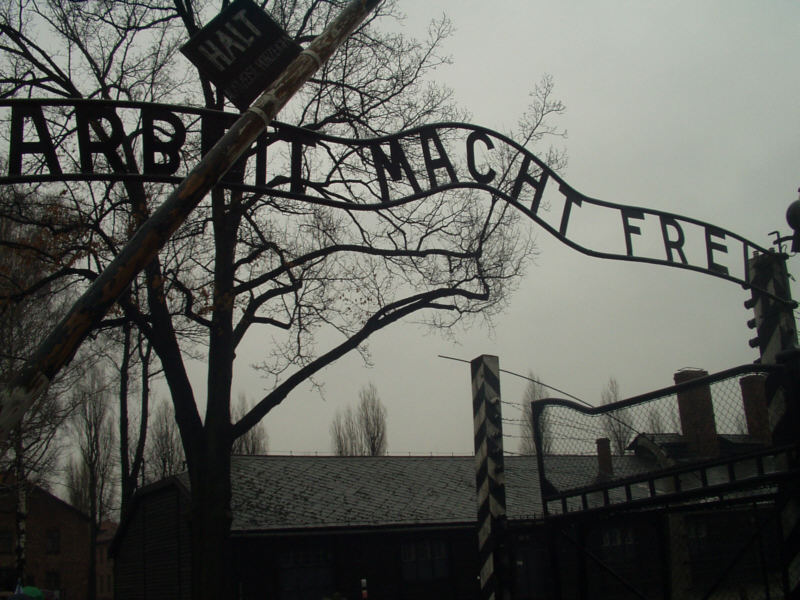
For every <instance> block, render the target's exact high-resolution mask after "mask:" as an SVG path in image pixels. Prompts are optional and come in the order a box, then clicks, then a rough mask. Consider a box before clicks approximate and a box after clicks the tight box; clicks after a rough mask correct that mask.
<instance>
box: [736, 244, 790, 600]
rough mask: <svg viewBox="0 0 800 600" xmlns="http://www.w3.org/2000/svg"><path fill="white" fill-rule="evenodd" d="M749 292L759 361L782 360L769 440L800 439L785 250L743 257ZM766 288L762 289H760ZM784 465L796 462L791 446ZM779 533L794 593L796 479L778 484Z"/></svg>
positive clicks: (773, 378) (770, 394)
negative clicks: (749, 257) (781, 537)
mask: <svg viewBox="0 0 800 600" xmlns="http://www.w3.org/2000/svg"><path fill="white" fill-rule="evenodd" d="M749 267H750V282H751V285H752V296H751V299H750V301H748V302H747V303H745V306H747V307H748V308H751V307H752V308H753V310H754V311H755V318H754V319H753V320H752V321H750V325H751V326H755V328H756V331H757V333H758V335H757V337H756V338H754V339H753V340H751V342H750V344H751V345H752V346H754V347H755V346H758V349H759V354H760V355H761V356H760V360H761V362H762V363H763V364H782V365H783V367H784V369H783V371H782V372H781V373H775V374H771V375H770V376H769V377H768V378H767V382H766V386H765V387H766V400H767V408H768V413H769V428H770V431H771V434H772V443H773V444H775V445H783V444H791V443H797V440H798V439H800V350H798V347H797V328H796V325H795V319H794V309H795V307H796V306H797V305H796V303H795V302H793V301H792V298H791V291H790V288H789V275H788V272H787V270H786V256H785V255H782V254H762V255H759V256H756V257H754V258H752V259H751V260H750V261H749ZM765 292H767V293H765ZM790 462H791V463H792V464H790V465H788V466H789V468H797V467H798V466H800V456H798V449H797V448H795V450H794V452H793V454H792V459H791V460H790ZM778 510H779V513H780V523H781V530H782V534H783V544H782V546H783V548H782V555H783V561H784V574H785V580H784V584H785V586H786V591H787V598H800V483H798V482H789V483H787V484H784V485H781V486H780V488H779V494H778Z"/></svg>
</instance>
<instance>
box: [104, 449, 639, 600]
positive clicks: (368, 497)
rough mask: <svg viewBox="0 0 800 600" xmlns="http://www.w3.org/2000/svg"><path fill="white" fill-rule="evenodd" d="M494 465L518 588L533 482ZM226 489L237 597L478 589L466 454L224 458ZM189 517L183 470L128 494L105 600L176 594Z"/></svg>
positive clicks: (531, 545) (536, 550) (410, 598)
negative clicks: (229, 487)
mask: <svg viewBox="0 0 800 600" xmlns="http://www.w3.org/2000/svg"><path fill="white" fill-rule="evenodd" d="M547 460H548V462H549V463H550V464H552V465H554V472H558V473H560V477H561V478H562V480H563V481H562V482H561V483H563V484H564V485H588V484H590V483H591V482H592V481H594V480H595V479H596V478H597V476H598V470H597V458H596V457H592V456H553V457H548V459H547ZM615 461H625V462H626V463H627V467H626V468H627V470H628V471H630V470H631V469H634V468H635V465H636V464H639V463H642V464H644V463H643V462H642V461H641V459H639V458H637V457H615ZM556 463H557V464H556ZM505 467H506V495H507V506H508V516H509V520H510V524H511V527H512V536H513V543H514V545H515V548H516V550H515V565H516V569H515V572H516V573H517V575H515V577H517V578H518V580H519V587H520V594H523V593H524V592H523V589H531V590H533V589H535V588H537V587H539V588H540V587H541V584H540V582H539V579H540V577H541V576H543V574H540V573H539V572H538V570H537V568H536V566H535V565H536V564H539V565H544V564H545V563H544V562H542V561H541V560H539V559H540V558H541V556H540V555H541V552H542V548H543V547H544V546H543V542H542V539H541V532H539V531H538V530H537V524H538V519H539V518H540V517H541V501H540V497H541V495H540V492H539V477H538V472H537V469H536V460H535V458H534V457H523V456H510V457H507V458H506V463H505ZM232 483H233V525H232V539H233V553H234V561H233V563H234V573H233V576H234V578H235V585H236V589H237V592H238V597H239V598H242V599H246V598H275V599H293V600H305V599H309V600H311V599H313V600H320V599H322V598H325V597H332V596H333V595H334V594H335V593H337V592H338V593H339V594H341V596H343V597H345V598H358V597H360V594H361V580H362V579H366V583H367V588H368V592H369V595H370V597H373V598H381V599H383V600H425V599H431V600H433V599H436V600H446V599H453V600H467V599H473V598H477V597H478V591H479V586H478V581H477V573H478V567H477V565H478V543H477V536H476V531H475V527H476V516H477V507H476V494H475V459H474V457H471V456H456V457H452V456H446V457H445V456H424V457H394V456H391V457H389V456H383V457H317V456H256V457H248V456H236V457H233V464H232ZM188 513H189V490H188V480H187V478H186V477H185V476H179V477H175V478H171V479H167V480H164V481H162V482H159V483H157V484H154V485H151V486H149V487H147V488H145V489H143V490H142V491H141V492H140V493H139V494H138V495H137V496H136V499H135V501H134V504H133V508H132V511H131V513H130V516H129V518H128V519H127V520H125V521H123V523H121V525H120V528H119V530H118V534H117V537H116V539H115V542H114V544H113V545H112V553H113V558H114V568H115V579H114V580H115V597H116V598H117V600H126V599H134V598H136V599H140V598H147V599H148V600H153V599H158V598H164V599H177V598H189V596H190V560H189V552H190V548H189V521H188ZM531 593H532V592H531ZM518 597H520V598H528V597H530V598H534V597H538V596H535V595H529V594H528V593H524V595H518Z"/></svg>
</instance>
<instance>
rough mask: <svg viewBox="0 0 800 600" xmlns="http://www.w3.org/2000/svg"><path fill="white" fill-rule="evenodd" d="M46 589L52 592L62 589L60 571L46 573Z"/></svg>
mask: <svg viewBox="0 0 800 600" xmlns="http://www.w3.org/2000/svg"><path fill="white" fill-rule="evenodd" d="M44 589H46V590H51V591H55V590H58V589H61V575H60V574H59V572H58V571H45V574H44Z"/></svg>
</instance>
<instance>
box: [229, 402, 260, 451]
mask: <svg viewBox="0 0 800 600" xmlns="http://www.w3.org/2000/svg"><path fill="white" fill-rule="evenodd" d="M249 410H250V406H249V403H248V402H247V398H246V397H245V395H244V394H239V402H238V403H237V404H236V406H235V407H234V409H233V411H232V414H231V418H232V420H233V421H239V420H240V419H241V418H242V417H244V415H245V414H246V413H247V412H248V411H249ZM268 451H269V436H268V435H267V428H266V426H265V425H264V423H263V422H261V423H259V424H258V425H256V426H255V427H253V428H252V429H250V430H248V431H247V432H246V433H245V434H244V435H240V436H239V437H238V438H236V439H235V440H234V441H233V447H232V448H231V453H232V454H246V455H250V456H255V455H259V454H266V453H267V452H268Z"/></svg>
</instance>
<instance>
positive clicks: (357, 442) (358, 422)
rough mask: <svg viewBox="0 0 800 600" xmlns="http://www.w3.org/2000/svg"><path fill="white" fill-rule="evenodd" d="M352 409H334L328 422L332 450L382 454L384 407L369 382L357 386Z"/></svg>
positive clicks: (344, 452)
mask: <svg viewBox="0 0 800 600" xmlns="http://www.w3.org/2000/svg"><path fill="white" fill-rule="evenodd" d="M358 397H359V402H358V406H357V407H356V409H355V410H353V409H352V407H350V406H348V407H347V408H346V409H345V410H344V411H336V415H335V416H334V418H333V422H332V423H331V439H332V443H333V451H334V453H336V454H337V455H339V456H381V455H383V454H386V447H387V438H386V407H385V406H384V405H383V403H381V400H380V397H379V396H378V388H376V387H375V385H374V384H373V383H370V384H369V385H367V386H366V387H363V388H361V390H360V391H359V393H358Z"/></svg>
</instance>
